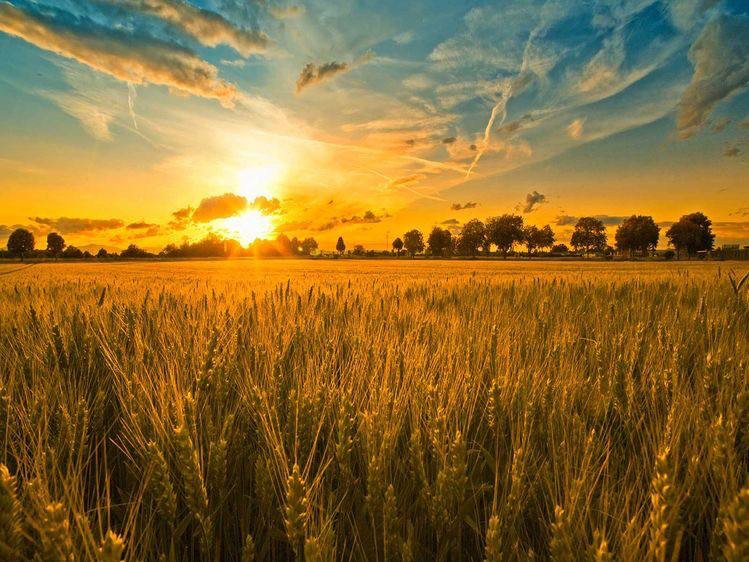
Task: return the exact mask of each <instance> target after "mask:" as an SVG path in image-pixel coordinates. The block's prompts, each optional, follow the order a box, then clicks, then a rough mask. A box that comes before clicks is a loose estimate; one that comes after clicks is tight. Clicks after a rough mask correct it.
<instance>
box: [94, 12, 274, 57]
mask: <svg viewBox="0 0 749 562" xmlns="http://www.w3.org/2000/svg"><path fill="white" fill-rule="evenodd" d="M104 1H106V2H107V3H112V4H115V5H117V6H120V7H123V8H127V9H130V10H134V11H138V12H141V13H145V14H149V15H153V16H155V17H157V18H159V19H162V20H164V21H167V22H169V23H170V24H171V25H173V26H174V27H176V28H177V29H179V30H180V31H182V32H183V33H185V34H187V35H190V36H192V37H194V38H195V39H197V40H198V41H199V42H200V43H202V44H203V45H206V46H208V47H215V46H217V45H229V46H230V47H232V48H233V49H234V50H235V51H237V52H238V53H241V54H242V55H244V56H249V55H251V54H253V53H257V52H262V51H265V50H266V49H267V48H268V45H269V43H270V40H269V39H268V36H267V35H266V34H265V33H262V32H260V31H256V30H251V29H241V28H239V27H236V26H234V25H233V24H232V23H231V22H229V21H228V20H226V19H225V18H224V17H222V16H220V15H219V14H217V13H215V12H211V11H209V10H205V9H202V8H198V7H196V6H193V5H192V4H188V3H187V2H183V1H181V0H104Z"/></svg>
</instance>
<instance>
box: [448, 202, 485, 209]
mask: <svg viewBox="0 0 749 562" xmlns="http://www.w3.org/2000/svg"><path fill="white" fill-rule="evenodd" d="M476 207H478V203H476V202H475V201H466V202H465V203H453V204H452V205H450V209H452V210H453V211H462V210H464V209H475V208H476Z"/></svg>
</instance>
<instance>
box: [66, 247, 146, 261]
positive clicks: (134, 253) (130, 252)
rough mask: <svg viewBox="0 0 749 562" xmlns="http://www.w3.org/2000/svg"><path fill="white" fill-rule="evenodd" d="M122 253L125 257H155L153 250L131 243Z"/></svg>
mask: <svg viewBox="0 0 749 562" xmlns="http://www.w3.org/2000/svg"><path fill="white" fill-rule="evenodd" d="M68 249H70V248H68ZM120 255H121V256H122V257H123V258H152V257H153V254H152V253H151V252H147V251H146V250H144V249H142V248H139V247H138V246H136V245H135V244H130V245H129V246H128V247H127V248H126V249H125V250H123V251H122V253H121V254H120Z"/></svg>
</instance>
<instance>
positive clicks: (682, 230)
mask: <svg viewBox="0 0 749 562" xmlns="http://www.w3.org/2000/svg"><path fill="white" fill-rule="evenodd" d="M712 225H713V223H712V221H711V220H710V219H709V218H707V217H706V216H705V215H704V214H703V213H700V212H697V213H691V214H689V215H684V216H683V217H681V218H680V219H679V221H678V222H675V223H674V224H672V225H671V228H669V229H668V231H667V232H666V238H668V240H669V243H670V244H671V245H672V246H673V247H674V248H676V252H677V254H681V252H682V251H686V252H687V254H689V255H694V254H696V253H697V252H701V251H709V250H712V249H713V244H714V242H715V234H713V230H712Z"/></svg>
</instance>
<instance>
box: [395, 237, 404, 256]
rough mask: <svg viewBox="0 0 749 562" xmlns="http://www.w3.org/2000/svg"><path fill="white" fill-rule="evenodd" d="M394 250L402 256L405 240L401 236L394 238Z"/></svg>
mask: <svg viewBox="0 0 749 562" xmlns="http://www.w3.org/2000/svg"><path fill="white" fill-rule="evenodd" d="M393 250H395V253H396V254H398V255H399V256H400V255H401V252H402V251H403V240H401V239H400V238H396V239H395V240H393Z"/></svg>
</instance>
